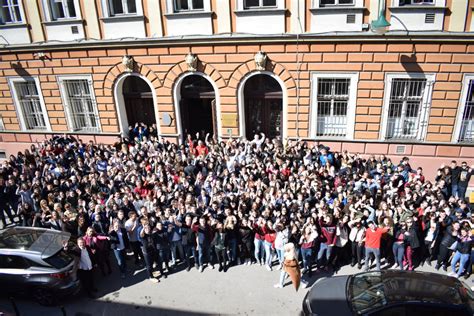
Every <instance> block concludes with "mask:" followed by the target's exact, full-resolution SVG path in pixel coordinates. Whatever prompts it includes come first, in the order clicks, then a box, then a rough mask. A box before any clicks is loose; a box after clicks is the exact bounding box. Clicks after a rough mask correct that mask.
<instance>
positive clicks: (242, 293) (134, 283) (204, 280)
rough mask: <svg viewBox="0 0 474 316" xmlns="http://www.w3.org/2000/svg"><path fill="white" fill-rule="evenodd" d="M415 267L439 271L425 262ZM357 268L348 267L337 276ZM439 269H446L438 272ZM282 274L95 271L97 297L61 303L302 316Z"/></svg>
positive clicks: (68, 307) (48, 314) (250, 269)
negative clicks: (160, 275)
mask: <svg viewBox="0 0 474 316" xmlns="http://www.w3.org/2000/svg"><path fill="white" fill-rule="evenodd" d="M417 270H420V271H428V272H436V271H435V270H434V269H433V268H432V267H428V266H426V265H425V266H424V267H421V268H418V269H417ZM358 271H359V270H357V269H355V268H351V267H350V266H345V267H343V268H342V269H341V270H340V271H339V272H338V275H343V274H353V273H357V272H358ZM448 272H449V269H448ZM438 273H445V272H444V271H442V270H440V272H438ZM279 275H280V271H277V270H276V269H274V271H271V272H270V271H267V270H266V269H265V267H262V266H259V265H252V266H245V265H241V266H236V267H232V268H230V269H229V270H228V271H227V272H226V273H223V272H218V271H217V269H216V270H211V269H206V270H204V272H203V273H200V272H199V271H197V270H196V269H194V268H193V269H192V270H191V271H189V272H186V271H185V270H184V271H183V270H182V271H177V272H175V273H173V274H171V275H170V276H168V278H167V279H161V282H160V283H157V284H155V283H152V282H150V281H149V280H148V279H146V272H145V271H144V270H143V269H142V270H137V271H135V272H134V273H132V274H130V275H129V276H128V277H127V278H126V279H124V280H122V279H120V277H119V274H118V271H117V269H116V268H115V270H114V273H113V274H112V275H110V276H107V277H102V276H100V275H99V274H97V287H98V289H99V291H98V293H97V296H98V298H97V299H94V300H93V299H89V298H87V297H86V296H85V295H82V294H79V295H78V296H76V297H73V298H69V299H67V300H64V301H63V302H61V303H62V305H63V306H64V310H65V312H66V315H68V316H70V315H74V316H86V315H87V316H88V315H94V316H95V315H102V316H108V315H111V316H120V315H127V316H128V315H140V316H147V315H209V314H212V315H217V314H220V315H298V314H299V312H300V310H301V303H302V300H303V297H304V295H305V294H306V292H307V289H300V290H299V291H298V292H296V291H295V289H294V288H293V286H292V285H291V284H289V283H287V285H286V286H285V287H284V288H283V289H276V288H274V287H273V285H274V284H275V283H277V282H278V279H279ZM323 276H326V277H327V276H330V275H329V274H327V273H322V272H320V273H315V274H313V277H312V278H311V280H310V284H312V283H314V282H315V281H316V280H317V279H318V278H320V277H323ZM462 280H463V281H464V282H465V283H466V284H467V285H469V286H472V285H473V283H472V277H471V278H470V279H469V280H464V279H462ZM287 281H288V282H290V281H289V279H288V280H287ZM16 303H17V306H18V309H19V311H20V315H22V316H23V315H27V316H30V315H41V316H56V315H58V316H61V315H63V313H62V311H61V309H60V308H59V307H55V308H52V307H43V306H40V305H38V304H37V303H35V302H32V301H28V300H25V299H21V300H17V301H16ZM0 311H4V312H10V313H12V312H13V308H12V304H11V302H10V301H9V300H7V299H6V298H0Z"/></svg>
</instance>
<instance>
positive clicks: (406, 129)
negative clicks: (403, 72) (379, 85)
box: [385, 78, 427, 140]
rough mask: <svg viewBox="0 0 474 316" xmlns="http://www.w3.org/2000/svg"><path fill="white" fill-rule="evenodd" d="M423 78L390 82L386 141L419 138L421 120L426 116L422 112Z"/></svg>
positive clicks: (395, 79)
mask: <svg viewBox="0 0 474 316" xmlns="http://www.w3.org/2000/svg"><path fill="white" fill-rule="evenodd" d="M426 87H427V80H426V79H425V78H420V79H414V78H394V79H393V80H392V82H391V91H390V99H389V104H388V118H387V125H386V135H385V138H386V139H408V140H415V139H419V138H420V134H421V132H422V129H421V127H422V124H421V123H422V118H423V117H424V116H425V115H426V113H425V112H426V111H422V110H423V105H424V101H425V100H424V95H425V89H426Z"/></svg>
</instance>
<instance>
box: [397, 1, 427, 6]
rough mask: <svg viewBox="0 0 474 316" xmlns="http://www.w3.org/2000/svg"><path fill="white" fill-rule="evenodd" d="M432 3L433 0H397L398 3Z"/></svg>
mask: <svg viewBox="0 0 474 316" xmlns="http://www.w3.org/2000/svg"><path fill="white" fill-rule="evenodd" d="M434 3H435V1H434V0H399V2H398V5H399V6H406V5H433V4H434Z"/></svg>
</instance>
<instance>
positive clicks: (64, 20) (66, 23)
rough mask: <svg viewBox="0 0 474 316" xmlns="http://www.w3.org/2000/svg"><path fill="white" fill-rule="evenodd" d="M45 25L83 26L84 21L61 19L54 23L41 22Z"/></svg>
mask: <svg viewBox="0 0 474 316" xmlns="http://www.w3.org/2000/svg"><path fill="white" fill-rule="evenodd" d="M41 23H42V24H44V25H68V24H83V23H84V20H81V19H61V20H54V21H46V22H41Z"/></svg>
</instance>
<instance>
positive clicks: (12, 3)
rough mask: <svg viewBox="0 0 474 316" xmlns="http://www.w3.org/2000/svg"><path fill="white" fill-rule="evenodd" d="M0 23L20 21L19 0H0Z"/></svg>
mask: <svg viewBox="0 0 474 316" xmlns="http://www.w3.org/2000/svg"><path fill="white" fill-rule="evenodd" d="M0 3H1V12H0V13H1V16H0V24H13V23H21V22H22V19H21V13H20V0H0Z"/></svg>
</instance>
